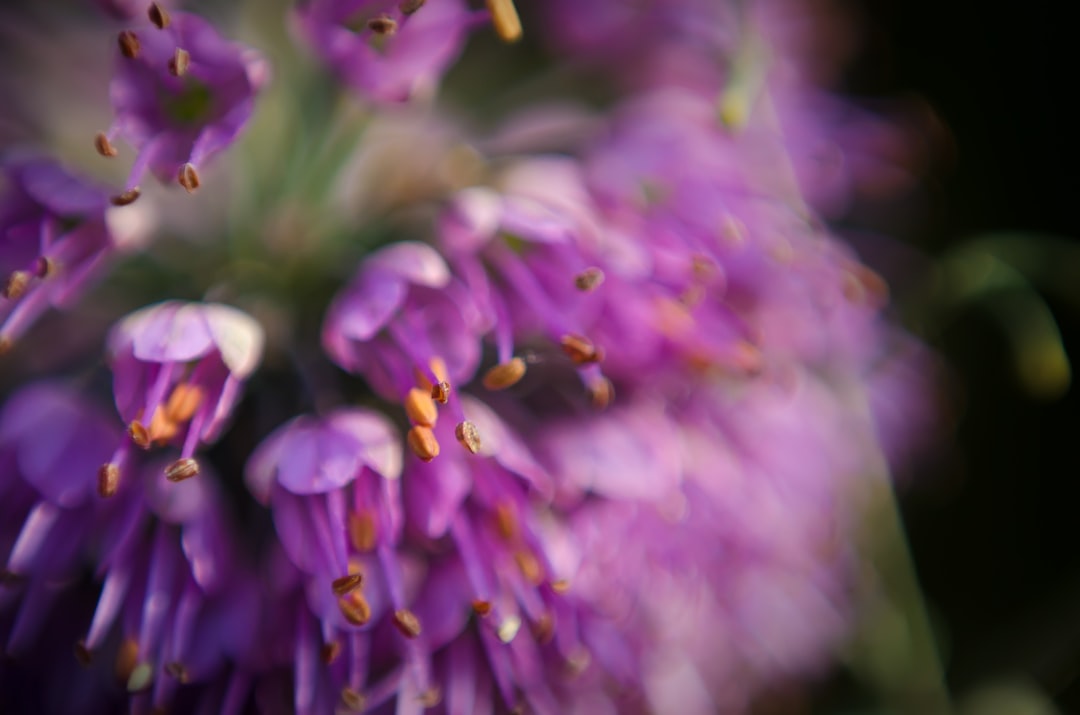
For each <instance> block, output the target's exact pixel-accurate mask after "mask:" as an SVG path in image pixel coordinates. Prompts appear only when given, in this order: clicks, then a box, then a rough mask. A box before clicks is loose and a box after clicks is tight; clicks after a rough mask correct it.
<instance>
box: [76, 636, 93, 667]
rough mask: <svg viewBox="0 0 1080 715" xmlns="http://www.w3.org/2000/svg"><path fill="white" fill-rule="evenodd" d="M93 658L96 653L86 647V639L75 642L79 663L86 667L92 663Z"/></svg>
mask: <svg viewBox="0 0 1080 715" xmlns="http://www.w3.org/2000/svg"><path fill="white" fill-rule="evenodd" d="M93 659H94V654H93V653H91V652H90V649H89V648H87V647H86V641H79V642H78V643H76V644H75V660H77V661H79V665H81V666H83V667H84V668H85V667H87V666H88V665H90V661H92V660H93Z"/></svg>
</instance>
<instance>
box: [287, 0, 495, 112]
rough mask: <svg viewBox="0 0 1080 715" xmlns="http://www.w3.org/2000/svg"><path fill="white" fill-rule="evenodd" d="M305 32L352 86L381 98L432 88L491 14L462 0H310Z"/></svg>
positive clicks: (303, 16) (301, 19)
mask: <svg viewBox="0 0 1080 715" xmlns="http://www.w3.org/2000/svg"><path fill="white" fill-rule="evenodd" d="M295 18H296V25H297V28H298V30H299V33H300V35H301V36H302V37H303V38H304V40H305V41H307V43H308V44H309V45H310V46H311V48H312V49H313V50H314V51H315V52H316V53H317V54H318V55H319V57H320V59H322V60H323V61H324V62H325V63H326V64H327V65H329V66H330V68H331V69H332V70H333V71H334V73H335V74H337V75H338V77H340V78H341V80H342V82H344V83H345V84H346V85H347V86H348V87H350V88H351V89H352V90H354V91H356V92H358V93H359V94H360V95H361V96H364V97H367V98H370V99H373V100H375V101H381V102H403V101H405V100H408V99H410V98H411V97H413V96H414V95H416V94H421V93H425V92H430V91H431V90H433V89H434V88H435V86H436V85H437V84H438V81H439V80H440V79H441V77H442V74H443V72H445V71H446V69H447V67H448V66H449V65H450V64H451V63H452V62H453V61H454V60H456V59H457V56H458V55H459V54H460V53H461V49H462V47H463V46H464V44H465V39H466V37H467V35H468V32H469V30H470V29H471V28H472V27H474V26H475V25H477V24H478V23H479V22H483V20H484V19H485V16H484V15H483V14H480V13H476V12H473V11H471V10H469V9H468V8H467V7H466V5H465V3H464V2H462V0H438V2H409V1H408V0H406V1H405V2H402V1H401V0H360V1H359V2H357V1H356V0H306V1H305V2H303V3H301V6H300V8H299V9H298V10H297V11H296V14H295Z"/></svg>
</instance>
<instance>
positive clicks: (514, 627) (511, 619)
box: [495, 616, 521, 643]
mask: <svg viewBox="0 0 1080 715" xmlns="http://www.w3.org/2000/svg"><path fill="white" fill-rule="evenodd" d="M520 629H521V619H520V618H518V617H517V616H507V617H506V618H504V619H503V622H502V623H500V624H499V627H498V629H497V630H496V631H495V632H496V634H497V635H498V636H499V640H501V641H502V642H503V643H509V642H510V641H512V640H514V636H516V635H517V634H518V631H519V630H520Z"/></svg>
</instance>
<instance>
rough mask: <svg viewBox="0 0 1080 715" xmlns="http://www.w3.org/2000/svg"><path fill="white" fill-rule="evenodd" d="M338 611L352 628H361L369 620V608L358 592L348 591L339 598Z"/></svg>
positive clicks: (361, 594)
mask: <svg viewBox="0 0 1080 715" xmlns="http://www.w3.org/2000/svg"><path fill="white" fill-rule="evenodd" d="M338 609H339V610H340V611H341V615H343V616H345V620H346V621H348V622H349V623H351V624H353V625H354V626H362V625H364V624H365V623H367V622H368V621H370V620H371V606H370V605H368V602H367V599H366V598H364V594H363V593H362V592H360V591H350V592H349V593H347V594H345V595H344V596H342V597H341V598H339V599H338Z"/></svg>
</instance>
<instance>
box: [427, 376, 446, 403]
mask: <svg viewBox="0 0 1080 715" xmlns="http://www.w3.org/2000/svg"><path fill="white" fill-rule="evenodd" d="M431 399H433V400H436V401H437V402H438V403H439V404H440V405H445V404H446V403H447V402H448V401H449V400H450V383H449V382H446V381H445V380H444V381H443V382H439V383H436V384H434V385H432V386H431Z"/></svg>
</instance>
